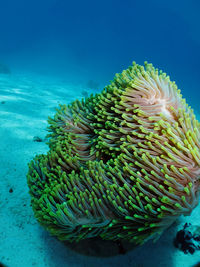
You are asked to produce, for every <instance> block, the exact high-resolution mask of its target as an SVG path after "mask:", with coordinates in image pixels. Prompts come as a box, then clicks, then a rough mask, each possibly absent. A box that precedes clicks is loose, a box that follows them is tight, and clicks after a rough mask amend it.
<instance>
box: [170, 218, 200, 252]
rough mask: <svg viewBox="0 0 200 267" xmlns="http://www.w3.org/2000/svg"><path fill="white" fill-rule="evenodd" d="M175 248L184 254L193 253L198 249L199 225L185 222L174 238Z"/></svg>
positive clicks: (199, 240)
mask: <svg viewBox="0 0 200 267" xmlns="http://www.w3.org/2000/svg"><path fill="white" fill-rule="evenodd" d="M174 245H175V247H176V248H179V249H180V250H182V251H183V252H184V253H185V254H187V253H190V254H193V253H194V252H195V251H196V250H199V249H200V226H199V225H192V224H190V223H185V225H184V226H183V229H182V230H180V231H178V232H177V234H176V237H175V239H174Z"/></svg>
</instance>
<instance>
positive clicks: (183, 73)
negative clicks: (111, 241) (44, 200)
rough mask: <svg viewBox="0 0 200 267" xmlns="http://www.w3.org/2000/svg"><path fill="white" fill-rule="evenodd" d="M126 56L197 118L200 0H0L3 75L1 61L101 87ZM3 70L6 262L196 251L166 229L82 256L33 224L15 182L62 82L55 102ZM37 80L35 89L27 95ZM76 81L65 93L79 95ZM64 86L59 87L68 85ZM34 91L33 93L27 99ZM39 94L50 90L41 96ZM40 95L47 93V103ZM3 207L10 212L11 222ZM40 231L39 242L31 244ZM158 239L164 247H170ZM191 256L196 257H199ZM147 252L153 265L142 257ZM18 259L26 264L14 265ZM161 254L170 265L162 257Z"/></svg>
mask: <svg viewBox="0 0 200 267" xmlns="http://www.w3.org/2000/svg"><path fill="white" fill-rule="evenodd" d="M132 61H136V62H137V63H138V64H140V65H142V64H143V63H144V61H148V62H150V63H152V64H153V65H154V66H155V67H157V68H159V69H162V70H163V71H165V72H166V73H167V74H169V75H170V77H171V80H173V81H176V83H177V85H178V87H179V89H181V91H182V94H183V96H184V97H185V98H186V99H187V103H189V105H190V106H192V107H193V108H194V110H195V113H196V114H197V117H198V118H199V119H200V105H199V104H200V0H168V1H162V0H143V1H142V0H101V1H100V0H98V1H97V0H83V1H81V0H71V1H68V0H4V1H3V0H0V74H1V68H2V66H4V68H5V69H6V68H7V70H10V72H11V74H14V75H15V74H18V73H20V74H22V75H23V74H24V75H26V74H29V73H31V75H35V77H36V79H37V77H48V78H50V79H49V81H51V78H56V79H57V78H59V79H61V80H62V81H64V82H66V83H65V84H67V82H68V81H69V82H74V84H76V83H77V84H79V85H80V84H84V85H87V84H88V85H89V86H92V87H95V88H96V89H97V90H101V89H102V88H103V87H104V86H105V85H107V84H108V83H109V82H110V80H112V79H113V77H114V75H115V73H117V72H121V71H122V70H123V69H126V68H127V67H128V66H129V65H131V64H132ZM5 69H4V70H5ZM5 72H6V71H5ZM8 72H9V71H8ZM14 75H13V76H14ZM5 76H6V75H5ZM10 76H11V77H10V79H11V82H10V83H9V75H7V76H6V78H5V77H4V76H3V78H2V76H1V75H0V97H4V98H2V99H1V100H0V106H1V107H0V108H1V110H0V127H1V128H0V141H2V144H0V226H1V227H0V262H1V261H2V262H3V263H6V266H7V267H24V266H26V267H31V266H35V267H69V266H70V267H75V266H80V267H85V266H88V267H94V266H95V267H101V266H103V267H110V266H116V267H118V266H119V267H147V266H148V267H157V266H158V267H160V266H163V267H164V266H165V267H190V266H191V265H190V264H189V262H191V259H192V258H191V257H193V255H184V254H183V252H181V251H178V249H176V250H175V248H174V246H173V244H172V241H171V243H170V244H169V243H167V241H166V240H169V239H167V238H168V237H169V234H168V233H167V234H165V236H164V237H163V241H162V243H158V245H157V246H153V245H152V247H151V244H150V245H149V247H148V246H146V248H148V249H145V248H144V251H142V249H138V250H136V251H135V252H134V253H135V254H134V253H133V254H131V253H130V254H128V256H126V255H123V256H121V255H120V256H119V258H114V257H113V258H109V259H108V260H107V259H104V260H103V259H102V258H98V259H96V258H95V257H93V258H92V259H91V258H90V260H88V258H86V257H84V256H80V255H78V254H73V253H72V252H71V251H70V250H68V251H67V250H65V247H64V245H63V246H62V245H61V244H60V243H59V242H57V241H55V239H53V238H52V239H51V237H50V236H49V234H48V233H46V232H45V231H43V230H41V228H39V225H38V224H37V222H36V220H35V221H33V220H32V219H30V218H32V217H33V214H32V209H31V208H30V203H29V202H28V201H29V200H27V198H28V188H27V185H26V189H24V188H25V187H24V188H23V187H20V186H21V184H26V172H27V163H28V162H29V161H30V160H31V159H32V158H33V155H35V154H37V153H43V152H44V151H45V149H46V147H44V145H45V144H41V143H37V144H36V142H33V140H34V139H33V137H36V139H37V137H38V136H39V137H40V134H41V136H42V134H43V133H44V128H45V127H43V126H46V125H43V124H45V122H46V118H47V116H46V113H45V111H47V110H48V109H49V110H50V111H52V110H53V109H54V106H56V105H57V103H58V102H59V101H58V100H60V99H61V98H62V96H63V95H62V93H63V91H62V87H61V90H60V87H59V86H58V88H56V89H55V92H54V94H55V95H56V97H57V98H55V101H53V100H54V97H52V96H51V94H49V95H50V96H49V98H48V93H49V92H48V91H47V90H48V89H46V87H47V86H46V84H45V85H44V86H43V84H42V83H41V88H42V90H41V92H40V88H39V89H38V88H36V87H37V86H36V85H37V82H36V85H34V83H33V87H31V86H30V84H31V82H30V81H28V82H27V84H28V85H27V87H26V79H24V80H23V79H22V80H23V82H24V84H23V82H22V85H23V86H22V88H20V85H21V84H20V82H19V86H18V83H16V84H15V76H14V78H13V77H12V75H10ZM4 78H5V79H4ZM6 79H8V80H6ZM12 79H13V80H12ZM59 79H58V80H59ZM16 81H17V82H18V80H17V79H16ZM1 84H3V86H1ZM69 84H70V83H69ZM4 85H5V86H4ZM15 85H16V86H15ZM54 85H55V84H54ZM34 86H35V87H34ZM29 87H31V90H32V91H31V90H30V91H31V92H29V91H28V89H27V88H29ZM43 87H44V88H45V89H44V88H43ZM35 88H36V89H37V90H38V91H37V90H35V94H32V93H33V91H34V89H35ZM47 88H48V87H47ZM73 88H75V87H73ZM92 89H93V88H92ZM23 90H25V93H24V91H23ZM56 90H57V91H56ZM59 90H60V91H59ZM63 90H64V89H63ZM67 90H68V88H67ZM73 90H74V89H72V92H71V94H70V93H69V95H68V96H69V99H68V100H67V101H70V100H71V99H72V98H73V97H74V98H75V97H76V92H74V91H73ZM13 92H14V93H15V94H14V93H13ZM27 92H28V93H27ZM57 92H59V93H58V94H59V95H60V97H59V95H57ZM66 92H67V93H65V95H66V94H68V92H69V91H66ZM20 93H21V95H20ZM22 93H23V94H22ZM29 93H30V94H29ZM4 94H5V95H4ZM86 94H87V92H86ZM13 95H14V96H13ZM36 95H37V97H38V98H35V99H33V98H34V97H35V96H36ZM44 95H45V96H47V97H46V98H44V99H43V96H44ZM52 95H53V93H52ZM53 96H54V95H53ZM51 98H52V99H53V100H52V99H51ZM18 99H19V101H18ZM46 99H47V101H46ZM49 99H50V100H49ZM17 101H18V102H17ZM20 101H21V102H20ZM45 101H46V102H48V101H49V103H48V105H46V104H47V103H45ZM61 102H62V101H61ZM21 103H22V104H21ZM45 108H46V109H45ZM40 113H41V114H40ZM30 114H31V116H32V117H31V116H30ZM40 115H41V117H40ZM44 117H45V122H44ZM23 123H24V124H23ZM34 123H35V125H34ZM2 125H4V127H3V126H2ZM41 125H42V126H41ZM31 127H32V128H31ZM42 127H43V128H42ZM8 133H9V134H8ZM45 134H46V132H45ZM42 137H43V136H42ZM37 140H38V139H37ZM39 140H40V139H39ZM44 140H45V139H43V141H44ZM40 141H41V140H40ZM38 142H39V141H38ZM39 145H40V147H39ZM2 147H3V148H4V150H3V149H2ZM21 151H22V152H21ZM16 170H17V171H16ZM1 172H2V173H3V174H2V173H1ZM13 177H14V178H13ZM9 179H10V180H9ZM18 179H19V185H20V186H19V187H17V184H18ZM22 181H23V182H22ZM1 182H2V184H3V186H2V185H1ZM11 189H12V190H11ZM2 192H3V193H4V194H3V193H2ZM6 193H7V195H6ZM4 196H5V197H4ZM11 196H13V197H12V198H11ZM20 198H21V199H22V201H21V200H20ZM10 200H11V201H10ZM4 201H5V203H6V204H4ZM9 201H10V202H9ZM20 201H21V202H20ZM25 201H26V202H25ZM2 203H3V204H2ZM18 203H19V204H18ZM6 205H7V206H8V210H7V207H6ZM12 205H13V206H12ZM5 207H6V212H3V208H5ZM28 208H29V209H28ZM26 212H28V213H26ZM2 214H3V215H2ZM7 214H8V217H9V218H10V217H11V219H9V220H10V224H8V225H7V222H6V223H5V221H6V219H7V218H6V217H7ZM27 214H28V215H27ZM196 214H197V213H196ZM199 214H200V213H199V211H198V216H199ZM31 216H32V217H31ZM29 217H30V218H29ZM19 218H20V220H19V222H20V223H19V222H18V219H19ZM196 218H197V217H195V219H196ZM2 222H3V223H2ZM27 222H28V223H27ZM29 226H30V227H29ZM26 227H27V228H26ZM28 227H29V228H28ZM33 228H34V229H35V232H34V233H32V235H31V231H32V230H30V229H33ZM2 229H6V231H7V232H6V233H5V231H4V230H2ZM13 229H14V230H13ZM16 229H17V231H16ZM16 232H17V234H15V233H16ZM169 233H170V232H169ZM14 234H15V235H14ZM11 235H14V236H13V237H10V236H11ZM166 237H167V238H166ZM9 238H10V239H9ZM165 238H166V239H165ZM170 238H171V239H170V240H173V237H170ZM1 239H2V240H3V241H2V242H1ZM4 240H6V241H5V242H4ZM19 240H25V241H26V242H27V243H24V247H25V248H24V247H23V249H24V250H23V249H21V248H20V245H18V244H21V243H20V242H21V241H20V242H17V241H19ZM37 240H41V243H39V244H37ZM34 242H35V243H34ZM2 243H3V245H2V246H1V244H2ZM4 243H5V244H4ZM27 244H28V246H27ZM160 244H164V245H163V246H168V248H169V247H170V248H169V250H170V253H168V251H169V250H165V247H164V248H163V247H160ZM21 245H22V244H21ZM29 245H30V246H29ZM37 245H38V246H37ZM26 247H27V250H30V253H27V251H26ZM31 250H33V251H31ZM159 251H162V253H163V251H164V253H163V254H162V253H160V252H159ZM23 253H24V254H23ZM31 253H32V254H31ZM181 253H182V254H181ZM12 255H14V256H12ZM21 255H22V256H21ZM23 255H24V256H23ZM35 255H39V256H40V255H45V256H44V257H43V258H40V257H39V256H38V257H37V256H35ZM46 255H47V256H46ZM74 255H75V256H74ZM144 255H145V256H144ZM152 255H153V256H152ZM182 255H184V257H185V258H184V259H187V260H188V262H187V260H186V261H184V260H183V261H184V263H183V261H182V263H181V264H179V262H178V260H177V258H178V257H179V258H178V259H181V258H182ZM195 255H197V253H196V254H195ZM199 255H200V254H199ZM186 257H187V258H186ZM197 257H198V256H197ZM197 257H196V259H195V262H197V261H198V260H200V259H198V258H197ZM13 258H14V260H13ZM138 258H139V259H138ZM15 259H18V261H16V262H15ZM29 259H30V260H29ZM140 259H141V262H140ZM148 259H150V261H151V263H150V264H149V263H148V264H146V262H147V261H148ZM21 260H24V261H23V262H28V265H27V263H26V264H22V265H21ZM143 260H144V262H145V264H143ZM161 260H163V262H168V263H169V264H168V263H167V264H165V265H162V264H160V261H161ZM10 262H12V264H11V265H9V263H10ZM13 262H14V263H13ZM58 262H62V265H61V264H60V263H58ZM77 262H81V264H80V265H78V264H76V263H77ZM138 262H139V263H138ZM152 262H154V265H152ZM7 263H8V265H7ZM29 263H30V264H29ZM183 264H185V265H183ZM0 265H1V263H0ZM198 266H200V265H198Z"/></svg>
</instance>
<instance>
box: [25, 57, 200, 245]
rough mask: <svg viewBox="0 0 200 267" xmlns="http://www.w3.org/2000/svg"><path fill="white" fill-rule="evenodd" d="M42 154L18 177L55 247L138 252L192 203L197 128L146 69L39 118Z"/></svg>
mask: <svg viewBox="0 0 200 267" xmlns="http://www.w3.org/2000/svg"><path fill="white" fill-rule="evenodd" d="M48 122H49V128H48V130H49V131H50V134H49V135H48V136H47V137H48V140H49V141H48V145H49V148H50V149H49V152H48V153H47V154H46V155H44V154H42V155H38V156H36V157H35V158H34V159H33V161H31V163H30V164H29V171H28V175H27V179H28V185H29V189H30V195H31V202H32V207H33V211H34V214H35V217H36V218H37V220H38V221H39V223H40V224H41V225H43V226H44V227H45V228H46V229H47V230H48V231H50V233H51V234H53V235H55V236H57V237H58V238H59V239H60V240H68V241H79V240H81V239H84V238H90V237H96V236H100V237H101V238H103V239H108V240H128V241H131V242H134V243H135V244H143V243H144V242H145V241H147V240H149V239H151V238H153V239H157V238H158V237H159V236H160V234H161V233H162V232H163V230H165V229H166V228H167V227H169V226H170V225H171V224H172V223H173V222H174V221H175V220H176V219H177V218H178V217H179V216H180V215H188V214H190V213H191V211H192V209H193V208H194V207H195V206H196V205H197V203H198V196H199V178H200V142H199V140H200V123H199V122H198V121H197V120H196V118H195V115H194V113H193V110H192V109H191V108H190V107H189V106H188V105H187V104H186V102H185V100H184V99H183V98H182V95H181V94H180V90H178V89H177V86H176V84H175V83H174V82H171V81H170V78H169V76H167V75H166V74H165V73H163V72H162V71H158V70H157V69H155V68H154V67H153V66H152V64H148V63H146V62H145V66H144V67H143V66H140V65H138V64H136V63H135V62H134V63H133V65H132V66H130V67H129V68H128V69H127V70H124V71H123V72H122V73H121V74H116V76H115V78H114V80H113V81H112V82H111V84H110V85H108V86H107V87H105V89H104V90H103V91H102V92H101V93H99V94H96V95H91V96H90V97H88V98H86V99H82V100H81V101H79V100H76V101H74V102H72V103H71V104H69V105H67V106H66V105H60V107H59V108H58V109H57V112H56V114H55V116H54V117H53V118H49V119H48Z"/></svg>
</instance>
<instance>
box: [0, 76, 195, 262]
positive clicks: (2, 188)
mask: <svg viewBox="0 0 200 267" xmlns="http://www.w3.org/2000/svg"><path fill="white" fill-rule="evenodd" d="M86 90H87V88H86V87H85V85H83V84H81V83H80V84H78V83H76V84H75V83H70V82H67V81H63V80H61V79H60V80H59V79H53V78H52V79H49V77H45V76H41V75H40V76H39V75H26V76H25V75H21V74H16V75H11V74H10V75H0V125H1V126H0V159H1V160H0V173H1V178H0V262H1V263H3V264H5V265H6V266H8V267H24V266H26V267H29V266H30V267H31V266H36V267H68V266H70V267H74V266H76V267H77V266H80V267H82V266H87V267H94V266H95V267H98V266H104V267H107V266H119V267H121V266H130V267H134V266H137V267H147V266H148V267H149V266H159V267H164V266H166V267H179V266H180V267H190V266H193V265H194V264H196V263H197V262H198V261H200V252H199V251H196V252H195V253H194V254H193V255H191V254H184V253H183V252H182V251H179V250H178V249H176V248H175V247H174V246H173V239H174V237H175V234H176V232H177V230H178V229H181V228H182V226H183V225H184V223H185V222H191V223H192V224H198V223H199V221H200V212H199V207H197V208H196V209H195V210H194V211H193V213H192V215H191V216H189V217H185V218H181V219H180V220H179V222H177V223H176V224H175V225H173V226H172V227H170V228H169V229H168V230H167V231H166V232H165V233H164V234H163V235H162V236H161V238H160V239H159V240H158V241H157V242H156V243H152V242H151V241H150V242H148V243H146V244H145V245H143V246H141V247H137V248H135V249H132V250H128V251H127V252H126V253H125V254H123V255H120V254H118V255H115V256H112V257H103V255H104V253H103V248H102V246H101V245H97V244H96V243H94V245H93V246H90V245H89V244H87V243H84V245H83V246H82V247H79V248H78V249H77V246H75V245H74V247H73V246H71V247H69V246H66V244H64V243H61V242H60V241H58V240H56V239H55V238H54V237H52V236H50V235H49V234H48V233H47V232H46V231H45V230H44V229H43V228H42V227H41V226H40V225H39V224H38V223H37V221H36V220H35V218H34V216H33V212H32V209H31V206H30V197H29V194H28V187H27V184H26V173H27V168H28V167H27V164H28V162H29V161H30V160H31V159H32V158H33V156H35V155H36V154H37V153H45V152H46V151H47V149H48V148H47V146H46V145H45V142H44V138H45V135H46V126H47V123H46V119H47V117H48V116H49V115H52V114H53V113H54V110H55V107H56V106H57V105H58V104H59V103H69V102H70V101H72V100H74V99H75V98H81V97H83V95H85V94H86ZM88 93H90V92H88ZM38 141H41V142H38ZM105 247H107V249H106V250H109V253H110V254H116V244H112V243H109V244H108V245H105ZM77 250H78V252H77ZM94 254H95V255H98V256H92V255H94ZM104 256H105V255H104Z"/></svg>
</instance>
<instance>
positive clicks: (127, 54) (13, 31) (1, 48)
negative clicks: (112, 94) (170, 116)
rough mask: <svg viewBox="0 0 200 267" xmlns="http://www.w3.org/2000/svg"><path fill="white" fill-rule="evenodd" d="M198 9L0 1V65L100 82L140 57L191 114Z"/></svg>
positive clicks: (199, 50) (136, 0)
mask: <svg viewBox="0 0 200 267" xmlns="http://www.w3.org/2000/svg"><path fill="white" fill-rule="evenodd" d="M199 11H200V1H198V0H191V1H186V0H183V1H181V0H178V1H173V0H168V1H159V0H152V1H147V0H146V1H140V0H124V1H120V0H115V1H111V0H107V1H106V0H102V1H94V0H93V1H90V0H85V1H80V0H79V1H67V0H34V1H31V0H30V1H26V0H18V1H16V0H6V1H1V2H0V60H2V61H3V62H5V63H6V64H8V65H9V66H10V68H12V69H17V70H24V71H35V72H38V73H48V74H50V75H61V76H63V77H72V78H73V79H76V80H78V79H80V77H87V78H91V79H93V80H95V81H96V82H98V83H103V84H107V83H108V82H109V81H110V80H111V79H113V75H114V74H115V73H116V72H120V71H121V70H122V69H124V68H127V66H129V65H130V64H131V63H132V61H133V60H134V61H136V62H137V63H139V64H143V62H144V61H145V60H147V61H149V62H151V63H153V64H154V65H155V66H156V67H158V68H161V69H163V70H164V71H165V72H167V73H168V74H169V75H170V76H171V78H172V79H173V80H175V81H176V82H177V84H178V86H179V88H181V89H182V92H183V93H184V96H185V97H186V98H187V101H188V102H189V103H190V104H192V105H193V106H194V107H195V109H198V102H199V101H198V98H199V96H200V90H199V62H200V30H199V27H200V19H199Z"/></svg>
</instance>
